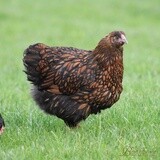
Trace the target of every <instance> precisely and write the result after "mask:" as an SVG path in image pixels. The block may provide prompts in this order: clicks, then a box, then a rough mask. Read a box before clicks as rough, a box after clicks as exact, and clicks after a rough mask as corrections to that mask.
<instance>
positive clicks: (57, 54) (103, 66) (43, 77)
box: [23, 32, 123, 127]
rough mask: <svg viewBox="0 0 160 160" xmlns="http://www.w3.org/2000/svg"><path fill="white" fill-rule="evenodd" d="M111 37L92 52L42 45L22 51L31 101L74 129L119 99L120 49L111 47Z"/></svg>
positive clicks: (120, 84) (121, 65)
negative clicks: (29, 85) (31, 87)
mask: <svg viewBox="0 0 160 160" xmlns="http://www.w3.org/2000/svg"><path fill="white" fill-rule="evenodd" d="M113 33H114V32H112V34H113ZM122 33H123V32H118V33H117V34H118V36H120V35H121V34H122ZM112 34H111V35H112ZM111 35H109V36H106V37H105V38H103V39H102V40H101V41H100V42H99V44H98V46H97V47H96V48H95V50H93V51H86V50H80V49H76V48H72V47H49V46H46V45H44V44H41V43H38V44H35V45H31V46H29V48H27V49H26V50H25V52H24V58H23V62H24V65H25V68H26V70H25V73H26V74H27V78H28V80H29V81H31V82H32V84H33V90H32V95H33V98H34V100H35V101H36V103H37V104H38V105H39V106H40V107H41V109H42V110H44V111H45V112H47V113H49V114H52V115H56V116H57V117H59V118H61V119H63V120H64V122H65V123H66V124H67V125H68V126H70V127H75V126H76V125H77V124H78V123H79V122H80V121H81V120H84V119H86V118H87V117H88V116H89V115H90V114H92V113H94V114H96V113H98V112H100V110H101V109H105V108H109V107H111V106H112V105H113V104H114V103H115V102H116V101H117V100H118V99H119V96H120V93H121V92H122V78H123V53H122V52H123V49H122V45H120V46H118V47H117V46H116V45H115V46H114V45H113V44H114V43H113V42H112V36H111ZM113 37H114V36H113ZM112 43H113V44H112Z"/></svg>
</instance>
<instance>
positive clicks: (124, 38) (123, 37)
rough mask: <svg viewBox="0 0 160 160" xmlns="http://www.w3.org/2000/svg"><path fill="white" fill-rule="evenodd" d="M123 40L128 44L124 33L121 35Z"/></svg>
mask: <svg viewBox="0 0 160 160" xmlns="http://www.w3.org/2000/svg"><path fill="white" fill-rule="evenodd" d="M121 40H122V42H123V43H126V44H127V43H128V41H127V39H126V37H125V36H124V35H123V34H122V35H121Z"/></svg>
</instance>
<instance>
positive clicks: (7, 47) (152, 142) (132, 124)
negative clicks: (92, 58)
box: [0, 0, 160, 160]
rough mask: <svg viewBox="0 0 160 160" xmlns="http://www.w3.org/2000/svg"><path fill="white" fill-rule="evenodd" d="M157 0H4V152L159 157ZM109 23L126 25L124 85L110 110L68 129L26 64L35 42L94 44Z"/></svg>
mask: <svg viewBox="0 0 160 160" xmlns="http://www.w3.org/2000/svg"><path fill="white" fill-rule="evenodd" d="M159 19H160V10H159V0H152V1H149V0H146V1H144V0H142V1H138V0H135V1H132V2H131V1H127V0H124V1H118V0H115V1H112V0H98V1H96V0H93V1H91V0H88V1H86V0H80V1H74V0H66V1H60V0H55V1H49V0H41V1H32V0H27V1H24V0H10V1H9V2H8V1H5V0H2V2H1V5H0V26H1V27H0V35H1V37H0V71H1V73H0V77H1V78H0V89H1V92H0V112H1V113H2V115H3V117H4V119H5V122H6V130H5V133H4V134H3V135H2V136H1V137H0V159H2V160H12V159H13V160H32V159H33V160H34V159H35V160H45V159H46V160H49V159H52V160H62V159H64V160H88V159H89V160H94V159H95V160H97V159H98V160H103V159H104V160H106V159H109V160H110V159H115V160H117V159H122V160H125V159H126V160H128V159H133V160H135V159H138V160H139V159H140V160H141V159H146V160H148V159H153V160H156V159H157V160H158V159H159V157H160V145H159V144H160V108H159V104H160V92H159V90H160V83H159V80H160V67H159V60H160V54H159V51H160V45H159V37H160V21H159ZM112 30H124V31H125V32H126V34H127V39H128V41H129V44H128V45H127V46H125V49H124V50H125V52H124V67H125V73H124V81H123V85H124V91H123V94H122V96H121V99H120V100H119V102H118V103H116V104H115V105H114V107H112V108H111V109H109V110H105V111H103V112H102V114H99V115H98V116H94V115H93V116H90V117H89V118H88V119H87V120H86V121H85V122H82V123H81V128H79V129H75V130H70V129H69V128H67V127H66V126H65V125H64V124H63V122H62V121H61V120H60V119H58V118H56V117H52V116H48V115H46V114H44V113H43V112H42V111H41V110H39V109H38V107H37V106H36V105H35V103H34V102H33V100H32V99H31V97H30V95H29V89H30V85H29V83H28V82H27V81H26V76H25V74H24V73H23V72H22V70H23V64H22V57H23V51H24V49H25V48H26V47H27V46H28V45H29V44H32V43H36V42H43V43H46V44H48V45H56V46H58V45H61V46H73V47H77V48H84V49H93V48H94V47H95V46H96V44H97V42H98V41H99V40H100V39H101V38H102V37H104V36H105V35H106V34H107V33H109V32H110V31H112Z"/></svg>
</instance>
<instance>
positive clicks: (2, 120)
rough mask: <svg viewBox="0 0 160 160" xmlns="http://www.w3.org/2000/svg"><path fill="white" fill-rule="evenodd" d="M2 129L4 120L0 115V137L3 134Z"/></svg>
mask: <svg viewBox="0 0 160 160" xmlns="http://www.w3.org/2000/svg"><path fill="white" fill-rule="evenodd" d="M4 127H5V124H4V119H3V118H2V115H1V114H0V135H1V134H2V133H3V131H4Z"/></svg>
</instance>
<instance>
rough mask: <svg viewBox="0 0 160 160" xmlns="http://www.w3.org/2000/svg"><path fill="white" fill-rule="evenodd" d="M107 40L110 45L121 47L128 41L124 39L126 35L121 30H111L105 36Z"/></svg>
mask: <svg viewBox="0 0 160 160" xmlns="http://www.w3.org/2000/svg"><path fill="white" fill-rule="evenodd" d="M105 38H106V40H107V42H108V43H109V44H110V45H111V46H112V47H118V48H119V47H121V46H123V45H124V44H125V43H128V41H127V39H126V35H125V33H124V32H123V31H113V32H111V33H109V34H108V36H106V37H105Z"/></svg>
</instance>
